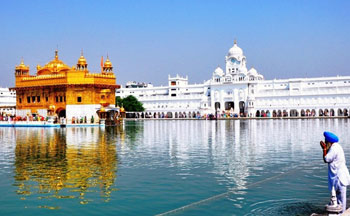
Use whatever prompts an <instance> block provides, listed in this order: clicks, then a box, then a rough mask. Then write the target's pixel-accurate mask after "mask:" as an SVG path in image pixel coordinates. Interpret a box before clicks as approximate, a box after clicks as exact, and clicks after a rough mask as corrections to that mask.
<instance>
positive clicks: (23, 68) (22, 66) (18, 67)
mask: <svg viewBox="0 0 350 216" xmlns="http://www.w3.org/2000/svg"><path fill="white" fill-rule="evenodd" d="M16 70H29V66H28V65H25V64H24V62H23V59H22V60H21V64H19V65H16Z"/></svg>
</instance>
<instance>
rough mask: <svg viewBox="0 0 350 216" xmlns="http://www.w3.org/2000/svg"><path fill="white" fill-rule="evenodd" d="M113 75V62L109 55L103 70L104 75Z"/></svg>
mask: <svg viewBox="0 0 350 216" xmlns="http://www.w3.org/2000/svg"><path fill="white" fill-rule="evenodd" d="M111 73H113V66H112V62H111V61H110V60H109V57H108V55H107V60H106V61H105V63H104V65H103V68H102V74H111Z"/></svg>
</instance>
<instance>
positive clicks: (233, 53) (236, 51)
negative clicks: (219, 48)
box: [227, 42, 243, 56]
mask: <svg viewBox="0 0 350 216" xmlns="http://www.w3.org/2000/svg"><path fill="white" fill-rule="evenodd" d="M242 55H243V50H242V49H241V48H239V47H238V46H237V43H236V42H235V43H234V45H233V47H231V49H230V50H229V51H228V54H227V56H242Z"/></svg>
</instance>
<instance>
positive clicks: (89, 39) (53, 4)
mask: <svg viewBox="0 0 350 216" xmlns="http://www.w3.org/2000/svg"><path fill="white" fill-rule="evenodd" d="M349 11H350V1H325V0H324V1H322V0H308V1H301V0H293V1H287V0H279V1H277V0H276V1H234V0H231V1H219V0H218V1H212V0H211V1H209V0H201V1H199V0H198V1H197V0H193V1H190V0H187V1H186V0H184V1H181V0H178V1H170V0H169V1H167V0H159V1H152V0H149V1H142V0H139V1H133V0H128V1H77V0H70V1H68V0H67V1H64V0H61V1H36V0H31V1H15V0H14V1H2V2H1V7H0V28H1V31H0V48H1V49H0V75H1V77H2V79H0V86H3V87H12V86H14V67H15V65H16V64H19V63H20V60H21V57H23V59H24V62H25V64H28V65H29V66H30V73H31V74H35V73H36V65H37V64H41V65H44V64H46V63H47V62H49V61H50V60H51V59H53V57H54V51H55V49H56V48H57V47H58V50H59V57H60V59H61V60H63V61H64V62H65V63H66V64H68V65H70V66H73V65H75V64H76V63H77V60H78V58H79V57H80V52H81V49H83V50H84V56H85V57H86V59H87V62H88V64H89V65H88V68H89V69H90V71H92V72H99V71H100V68H99V67H100V60H101V56H102V55H103V56H104V58H106V55H107V53H108V54H109V57H110V60H111V61H112V63H113V66H114V67H115V70H114V72H115V74H116V76H117V83H118V84H123V85H124V84H125V83H126V82H127V81H133V80H135V81H144V82H150V83H153V84H154V85H167V78H168V74H170V75H176V74H179V75H183V76H185V75H188V76H189V81H190V83H200V82H203V80H207V79H210V77H211V75H212V72H213V71H214V69H215V68H216V66H217V65H220V66H221V67H224V66H225V55H226V54H227V52H228V50H229V49H230V47H232V45H233V41H234V39H235V38H236V39H237V42H238V46H240V47H241V48H242V49H243V51H244V54H245V56H246V57H247V65H248V69H249V68H250V67H252V66H254V67H255V68H256V69H257V70H258V72H259V73H261V74H263V75H264V76H265V79H274V78H277V79H278V78H295V77H318V76H336V75H350V70H349V67H348V64H349V63H348V62H350V13H349Z"/></svg>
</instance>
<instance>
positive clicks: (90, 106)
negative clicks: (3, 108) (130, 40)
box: [12, 50, 119, 120]
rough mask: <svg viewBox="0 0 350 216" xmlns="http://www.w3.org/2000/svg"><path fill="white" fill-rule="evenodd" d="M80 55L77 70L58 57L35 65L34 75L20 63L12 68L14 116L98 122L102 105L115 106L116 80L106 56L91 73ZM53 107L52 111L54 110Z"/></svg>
mask: <svg viewBox="0 0 350 216" xmlns="http://www.w3.org/2000/svg"><path fill="white" fill-rule="evenodd" d="M87 66H88V64H87V61H86V59H85V57H84V56H83V52H82V53H81V56H80V58H79V59H78V63H77V65H76V67H74V66H73V67H70V66H68V65H66V64H65V63H64V62H63V61H61V60H60V59H59V57H58V51H57V50H56V51H55V57H54V59H53V60H51V61H50V62H49V63H47V64H46V65H44V66H40V65H38V66H37V72H36V75H30V74H29V66H26V65H24V62H23V60H22V61H21V63H20V65H18V66H16V68H15V76H16V87H14V88H12V89H13V90H16V93H17V94H16V95H17V102H16V107H17V115H18V116H26V114H27V113H30V114H32V113H38V114H39V115H41V116H44V117H45V116H47V115H50V114H53V113H54V114H56V115H57V116H58V117H66V118H68V120H71V119H72V118H73V117H75V118H78V117H83V116H86V117H88V118H92V117H93V118H94V119H98V115H97V114H96V111H97V110H99V109H100V107H101V106H104V107H106V106H109V107H112V108H113V107H114V104H115V89H117V88H119V85H116V77H115V75H114V73H113V67H112V63H111V61H110V60H109V58H108V57H107V60H106V61H105V63H104V65H101V68H102V71H101V73H90V72H89V70H88V68H87ZM53 107H54V109H53Z"/></svg>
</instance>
